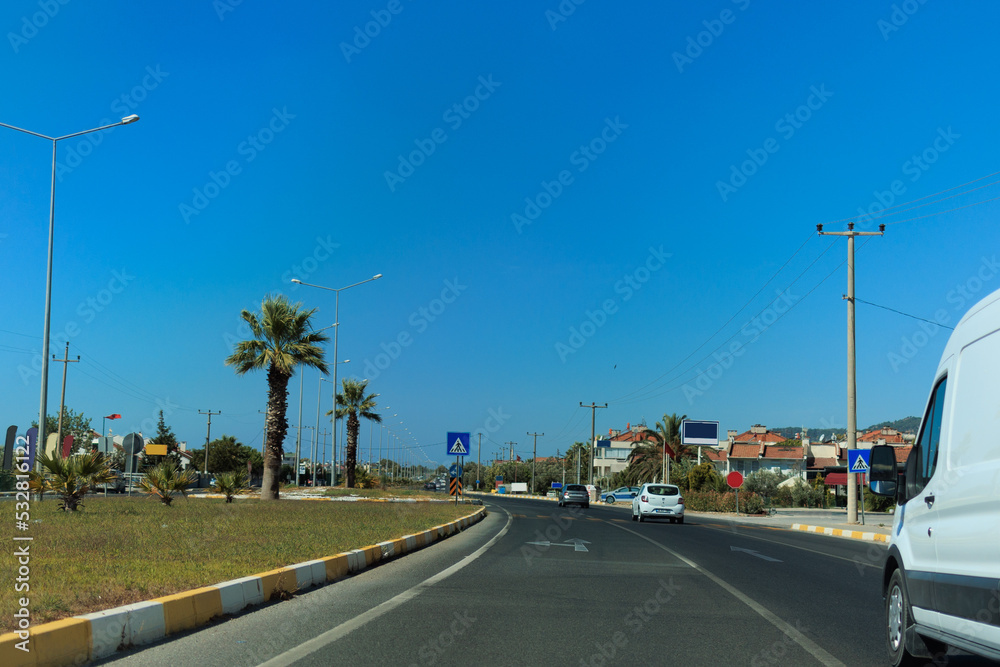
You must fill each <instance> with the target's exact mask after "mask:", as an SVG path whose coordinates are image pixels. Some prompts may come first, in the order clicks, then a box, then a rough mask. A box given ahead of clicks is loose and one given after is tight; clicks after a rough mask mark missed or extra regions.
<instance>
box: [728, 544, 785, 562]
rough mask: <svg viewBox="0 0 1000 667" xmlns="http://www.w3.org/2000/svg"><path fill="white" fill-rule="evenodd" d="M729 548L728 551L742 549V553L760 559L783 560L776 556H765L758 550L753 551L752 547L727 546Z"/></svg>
mask: <svg viewBox="0 0 1000 667" xmlns="http://www.w3.org/2000/svg"><path fill="white" fill-rule="evenodd" d="M729 550H730V551H742V552H743V553H746V554H750V555H751V556H756V557H757V558H760V559H761V560H766V561H770V562H772V563H782V562H784V561H780V560H778V559H777V558H771V557H770V556H765V555H764V554H762V553H758V552H756V551H754V550H753V549H743V548H742V547H729Z"/></svg>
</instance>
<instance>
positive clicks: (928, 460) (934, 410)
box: [917, 378, 948, 488]
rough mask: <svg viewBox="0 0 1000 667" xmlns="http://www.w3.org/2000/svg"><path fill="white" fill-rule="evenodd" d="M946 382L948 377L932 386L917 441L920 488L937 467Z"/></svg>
mask: <svg viewBox="0 0 1000 667" xmlns="http://www.w3.org/2000/svg"><path fill="white" fill-rule="evenodd" d="M947 384H948V378H944V379H943V380H941V382H940V383H938V386H937V387H935V388H934V394H933V395H932V396H931V402H930V404H929V405H928V406H927V413H926V414H925V415H924V428H923V430H922V431H921V432H920V439H919V441H918V443H917V445H918V446H919V448H920V462H919V463H920V467H919V470H918V471H917V475H918V477H919V480H920V481H919V484H920V487H921V488H923V487H924V486H925V485H926V484H927V482H928V481H929V480H930V478H931V476H932V475H933V474H934V469H935V468H936V467H937V458H938V445H939V444H940V442H941V415H942V413H943V411H944V393H945V387H946V385H947Z"/></svg>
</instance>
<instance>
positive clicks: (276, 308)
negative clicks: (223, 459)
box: [226, 294, 329, 500]
mask: <svg viewBox="0 0 1000 667" xmlns="http://www.w3.org/2000/svg"><path fill="white" fill-rule="evenodd" d="M301 306H302V304H301V303H294V304H293V303H291V302H289V301H288V299H287V298H286V297H284V296H282V295H280V294H279V295H277V296H272V295H270V294H269V295H267V296H265V297H264V301H263V302H262V303H261V312H260V313H259V314H258V313H251V312H250V311H248V310H244V311H243V312H242V313H241V314H240V317H241V318H243V321H244V322H246V323H247V325H248V326H249V327H250V332H251V333H252V334H253V338H252V339H250V340H244V341H240V342H239V343H238V344H237V345H236V350H235V351H234V352H233V353H232V354H231V355H230V356H229V357H228V358H226V365H227V366H234V367H235V369H236V373H237V374H238V375H243V374H244V373H247V372H249V371H257V370H263V369H266V370H267V418H266V420H265V422H266V425H267V440H266V442H265V443H264V478H263V480H262V482H261V490H260V497H261V500H277V499H278V481H279V479H280V477H281V444H282V443H283V442H284V441H285V435H286V434H287V433H288V420H287V419H286V418H285V413H286V412H287V410H288V380H289V379H290V378H291V377H292V374H293V373H294V372H295V367H296V366H311V367H313V368H317V369H319V370H320V372H322V373H326V370H327V366H326V362H325V361H324V360H323V348H321V347H319V346H318V345H317V343H323V342H325V341H327V340H329V338H327V336H326V335H325V334H323V333H321V332H318V331H314V330H313V328H312V324H311V323H310V319H311V318H312V316H313V313H315V312H316V309H315V308H313V309H311V310H303V309H302V308H301Z"/></svg>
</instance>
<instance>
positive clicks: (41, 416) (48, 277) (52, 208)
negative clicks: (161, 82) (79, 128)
mask: <svg viewBox="0 0 1000 667" xmlns="http://www.w3.org/2000/svg"><path fill="white" fill-rule="evenodd" d="M137 120H139V116H137V115H136V114H132V115H131V116H125V117H124V118H122V119H121V120H120V121H118V122H117V123H111V124H110V125H102V126H101V127H95V128H94V129H92V130H84V131H83V132H74V133H73V134H67V135H64V136H61V137H49V136H46V135H44V134H39V133H38V132H32V131H31V130H25V129H24V128H20V127H15V126H14V125H8V124H7V123H0V127H6V128H10V129H11V130H17V131H18V132H24V133H25V134H30V135H32V136H34V137H41V138H42V139H47V140H48V141H51V142H52V189H51V190H50V191H49V249H48V259H47V261H46V267H45V326H44V328H43V329H42V392H41V393H42V395H41V401H40V403H41V404H40V405H39V408H38V440H37V442H38V443H39V446H40V447H42V448H44V447H45V412H46V408H47V405H46V404H47V402H48V392H49V325H50V323H51V320H52V247H53V238H54V237H55V231H56V146H57V144H58V142H60V141H62V140H63V139H72V138H73V137H79V136H81V135H84V134H90V133H91V132H100V131H101V130H107V129H109V128H112V127H118V126H119V125H128V124H129V123H134V122H136V121H137ZM40 465H41V464H40V463H39V462H38V459H37V458H36V459H35V466H36V469H38V467H39V466H40Z"/></svg>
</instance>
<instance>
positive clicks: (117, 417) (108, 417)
mask: <svg viewBox="0 0 1000 667" xmlns="http://www.w3.org/2000/svg"><path fill="white" fill-rule="evenodd" d="M121 418H122V416H121V415H120V414H117V413H115V414H113V415H108V416H107V417H105V419H121Z"/></svg>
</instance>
